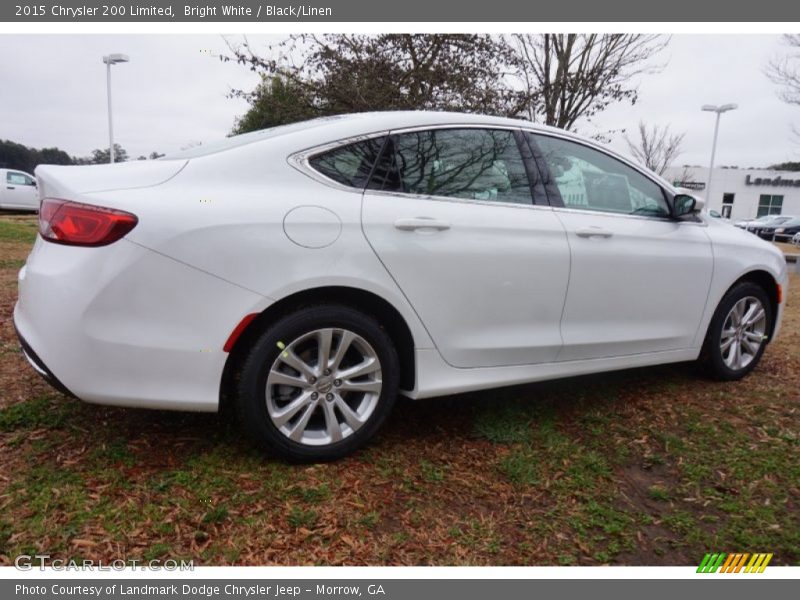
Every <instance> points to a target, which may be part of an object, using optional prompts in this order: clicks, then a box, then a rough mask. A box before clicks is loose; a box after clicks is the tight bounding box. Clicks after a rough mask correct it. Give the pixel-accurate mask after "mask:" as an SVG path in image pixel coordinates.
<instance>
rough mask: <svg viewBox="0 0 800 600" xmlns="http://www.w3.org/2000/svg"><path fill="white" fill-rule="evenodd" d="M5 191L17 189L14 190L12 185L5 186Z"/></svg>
mask: <svg viewBox="0 0 800 600" xmlns="http://www.w3.org/2000/svg"><path fill="white" fill-rule="evenodd" d="M6 189H7V190H15V189H17V188H15V187H14V186H13V185H7V186H6Z"/></svg>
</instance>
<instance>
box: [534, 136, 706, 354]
mask: <svg viewBox="0 0 800 600" xmlns="http://www.w3.org/2000/svg"><path fill="white" fill-rule="evenodd" d="M530 135H531V137H530V138H529V139H531V140H532V143H533V144H534V146H533V148H534V150H535V152H536V155H537V158H538V159H539V162H540V164H542V163H543V164H542V166H541V169H542V172H543V173H544V179H545V186H546V188H547V190H548V194H549V197H550V200H551V202H552V203H553V205H554V210H555V214H556V215H557V217H558V219H560V221H561V222H562V223H563V225H564V228H565V229H566V234H567V239H568V241H569V246H570V248H571V251H572V269H571V275H570V282H569V292H568V293H567V300H566V304H565V306H564V316H563V319H562V323H561V331H562V335H563V338H564V348H563V351H562V352H561V353H560V355H559V357H558V360H559V361H565V360H581V359H594V358H604V357H612V356H625V355H631V354H640V353H646V352H661V351H668V350H678V349H683V348H689V347H692V346H693V345H694V342H695V337H696V336H697V333H698V327H699V325H700V321H701V319H702V316H703V312H704V310H705V304H706V298H707V296H708V290H709V286H710V284H711V275H712V269H713V257H712V251H711V242H710V240H709V238H708V236H707V235H706V232H705V226H704V224H703V223H702V222H695V221H681V220H674V219H672V218H670V211H669V205H668V203H667V201H666V198H665V194H664V191H663V189H662V188H661V186H660V185H659V184H658V183H656V182H655V181H654V180H652V179H650V178H649V177H647V176H646V175H644V174H643V173H642V172H640V171H638V170H637V169H634V168H633V167H631V166H629V165H627V164H625V163H623V162H622V161H620V160H619V159H617V158H615V157H613V156H611V155H609V154H606V153H605V152H602V151H600V150H598V149H597V148H593V147H591V146H588V145H585V144H581V143H579V142H577V141H574V140H570V139H565V138H561V137H558V136H550V135H541V134H535V135H532V134H530Z"/></svg>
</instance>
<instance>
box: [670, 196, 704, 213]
mask: <svg viewBox="0 0 800 600" xmlns="http://www.w3.org/2000/svg"><path fill="white" fill-rule="evenodd" d="M702 208H703V201H702V200H698V199H697V198H695V197H694V196H690V195H689V194H677V195H676V196H675V197H674V198H673V199H672V215H673V216H674V217H675V218H680V217H684V216H686V215H691V214H693V213H696V212H698V211H699V210H700V209H702Z"/></svg>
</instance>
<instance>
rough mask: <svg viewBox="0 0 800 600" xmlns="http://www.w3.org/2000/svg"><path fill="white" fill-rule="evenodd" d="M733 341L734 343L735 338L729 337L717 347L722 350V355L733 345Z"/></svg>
mask: <svg viewBox="0 0 800 600" xmlns="http://www.w3.org/2000/svg"><path fill="white" fill-rule="evenodd" d="M735 341H736V338H735V337H733V336H731V337H729V338H727V339H726V340H725V341H723V342H722V343H721V344H720V345H719V347H720V350H722V352H723V353H724V352H725V351H726V350H727V349H728V348H730V347H731V345H732V344H733V343H734V342H735Z"/></svg>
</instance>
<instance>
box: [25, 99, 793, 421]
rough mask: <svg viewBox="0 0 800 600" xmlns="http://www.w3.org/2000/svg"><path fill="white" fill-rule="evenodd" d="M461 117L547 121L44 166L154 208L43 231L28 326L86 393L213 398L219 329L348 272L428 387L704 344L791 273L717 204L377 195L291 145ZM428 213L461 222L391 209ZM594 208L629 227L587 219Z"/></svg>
mask: <svg viewBox="0 0 800 600" xmlns="http://www.w3.org/2000/svg"><path fill="white" fill-rule="evenodd" d="M458 125H468V126H476V125H485V126H487V127H492V126H496V127H502V128H524V129H529V130H534V131H548V132H551V133H552V132H553V131H554V130H551V129H550V128H543V127H539V126H536V125H534V124H531V123H526V122H523V121H516V120H510V119H496V118H491V117H482V116H471V115H460V114H447V113H429V112H411V113H408V112H394V113H375V114H364V115H354V116H352V117H343V118H334V119H326V120H322V121H319V122H316V123H314V124H312V125H308V126H297V127H293V126H289V127H288V128H285V129H281V128H277V129H276V130H265V131H264V132H259V133H257V134H251V135H250V136H249V137H248V138H246V141H247V142H248V143H243V144H242V145H239V146H236V147H232V148H230V149H227V150H225V151H221V152H211V151H210V150H211V149H210V148H206V149H203V148H202V147H201V148H199V149H194V150H193V151H189V152H187V153H185V155H184V156H177V157H175V158H172V159H162V160H158V161H138V162H133V163H123V164H115V165H104V166H86V167H50V166H44V167H39V168H37V171H36V175H37V178H38V180H39V188H40V190H41V192H42V197H56V198H63V199H68V200H73V201H77V202H85V203H90V204H96V205H101V206H107V207H111V208H117V209H121V210H124V211H129V212H132V213H134V214H135V215H136V216H137V217H138V219H139V223H138V225H137V226H136V227H135V228H134V229H133V230H132V231H131V232H130V233H129V234H128V235H127V236H126V237H125V238H124V239H122V240H120V241H118V242H116V243H114V244H112V245H110V246H106V247H101V248H77V247H69V246H61V245H58V244H53V243H49V242H45V241H43V240H41V239H39V240H37V242H36V245H35V246H34V249H33V251H32V252H31V255H30V256H29V258H28V261H27V265H26V266H25V267H24V268H23V269H22V271H21V272H20V296H19V301H18V303H17V305H16V307H15V312H14V320H15V324H16V326H17V328H18V330H19V333H20V335H21V337H22V338H24V339H25V340H26V341H27V343H28V344H29V345H30V347H31V348H32V349H33V350H34V351H35V352H36V354H37V355H38V356H39V358H40V359H41V360H42V362H43V363H45V364H46V365H47V367H48V368H49V370H50V371H52V373H53V374H54V375H55V376H56V377H57V378H58V379H59V380H60V381H61V382H62V383H63V384H64V385H65V386H66V387H67V388H68V389H69V390H70V391H72V392H73V393H74V394H75V395H76V396H78V397H79V398H81V399H84V400H87V401H90V402H97V403H105V404H116V405H125V406H142V407H151V408H169V409H185V410H204V411H213V410H216V409H217V408H218V403H219V397H220V386H221V381H222V374H223V370H224V368H225V365H226V362H227V360H228V357H229V354H227V353H226V352H225V351H224V350H223V346H224V344H225V342H226V340H227V339H228V337H229V336H230V335H231V333H232V332H233V330H234V329H235V328H236V326H237V324H238V323H239V322H240V321H241V320H242V319H243V318H244V317H245V316H247V315H249V314H253V313H260V312H262V311H264V310H265V309H267V308H268V307H269V306H271V305H272V304H273V303H275V302H279V301H283V300H285V299H288V298H291V297H292V295H293V294H295V293H297V292H302V291H306V290H313V289H316V288H323V287H330V286H336V287H346V288H354V289H359V290H364V291H367V292H369V293H371V294H374V295H376V296H378V297H380V298H382V299H383V300H385V301H386V302H388V303H389V304H390V305H391V306H392V307H394V308H395V309H396V311H397V312H398V313H399V314H400V316H401V317H402V319H403V320H404V321H405V324H406V325H407V326H408V329H409V331H410V332H411V335H412V338H413V342H414V354H415V356H416V361H415V365H414V367H415V381H414V385H413V387H409V389H407V390H404V393H405V394H406V395H408V396H410V397H414V398H427V397H432V396H437V395H442V394H448V393H455V392H465V391H470V390H477V389H485V388H489V387H498V386H503V385H512V384H518V383H525V382H529V381H537V380H542V379H549V378H555V377H564V376H569V375H578V374H584V373H592V372H599V371H604V370H613V369H621V368H629V367H636V366H645V365H651V364H660V363H666V362H675V361H683V360H692V359H694V358H696V357H697V356H698V354H699V352H700V347H701V345H702V342H703V338H704V335H705V331H706V329H707V327H708V323H709V321H710V319H711V316H712V315H713V312H714V309H715V308H716V306H717V304H718V303H719V301H720V299H721V298H722V296H723V295H724V293H725V292H726V290H727V289H729V287H730V286H731V285H732V284H733V283H734V282H735V281H736V280H737V279H738V278H739V277H741V276H742V275H744V274H746V273H748V272H751V271H753V270H763V271H765V272H767V273H768V274H770V275H771V276H772V277H773V278H774V279H775V281H777V282H778V283H780V284H781V285H784V286H785V285H786V283H787V275H786V265H785V261H784V259H783V256H782V254H781V253H780V252H779V251H778V250H777V249H775V248H774V247H773V246H771V245H770V244H768V243H766V242H763V241H762V240H760V239H758V238H757V237H756V236H753V235H751V234H748V233H745V232H743V231H741V230H737V229H735V228H732V227H729V226H728V225H727V224H724V223H719V222H718V220H716V219H711V218H705V217H701V222H699V223H698V222H676V221H667V220H663V219H648V218H638V217H637V218H621V217H609V216H606V215H603V214H600V213H594V214H591V215H587V214H584V213H582V212H581V211H575V212H571V211H566V210H559V209H554V208H551V207H544V206H528V205H518V206H507V205H503V206H496V205H495V204H497V203H488V202H487V203H483V202H478V201H459V200H454V199H452V198H450V199H443V200H442V199H436V200H433V199H422V198H415V197H413V196H404V197H396V196H393V195H391V194H381V193H371V192H367V193H365V194H362V193H361V191H360V190H356V189H349V188H344V187H343V186H340V185H339V186H337V185H331V184H330V182H328V183H326V182H324V181H322V179H324V177H317V176H315V175H314V174H313V173H309V172H308V171H307V170H306V169H304V168H303V166H302V164H301V163H299V162H298V161H297V160H295V157H296V156H298V155H302V154H304V153H306V152H307V151H309V150H310V149H314V148H321V147H323V146H326V145H330V144H332V143H338V142H340V141H343V140H352V139H353V138H355V137H358V136H368V135H369V136H374V135H377V134H380V133H382V132H388V131H391V130H395V129H398V128H408V127H427V126H458ZM559 135H563V136H567V137H569V134H564V133H563V132H559ZM576 139H580V138H576ZM581 142H582V143H585V144H587V145H593V146H595V147H597V148H599V149H601V150H602V151H603V152H605V153H607V154H609V155H612V156H615V157H616V155H615V154H613V153H612V152H610V151H608V150H606V149H603V148H601V147H599V146H597V145H596V144H592V143H591V142H588V141H585V140H581ZM617 158H619V157H617ZM619 160H622V161H623V162H627V161H625V160H624V159H622V158H619ZM628 164H630V163H628ZM649 176H650V177H651V179H653V180H654V181H657V182H658V183H659V185H661V186H662V187H663V188H664V189H666V190H668V191H672V192H674V190H673V188H671V186H670V185H669V184H668V183H667V182H666V181H664V180H662V179H660V178H657V177H656V176H654V175H649ZM417 217H432V218H436V219H442V220H446V221H448V222H449V224H450V229H448V230H444V231H438V232H435V233H432V232H426V231H400V230H398V229H396V228H395V227H394V223H395V221H397V220H398V219H401V218H417ZM593 226H596V227H602V228H606V229H610V230H612V231H613V233H614V235H613V236H612V237H611V238H607V239H593V238H589V239H586V238H581V239H580V240H577V239H575V238H574V236H573V235H572V233H573V232H574V230H575V229H577V228H583V227H593ZM619 256H622V257H623V258H622V259H621V260H612V259H613V258H614V257H619ZM779 309H780V310H779V313H778V315H777V316H776V320H777V325H776V333H777V327H778V326H779V324H780V316H781V313H782V305H781V306H780V307H779Z"/></svg>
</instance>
